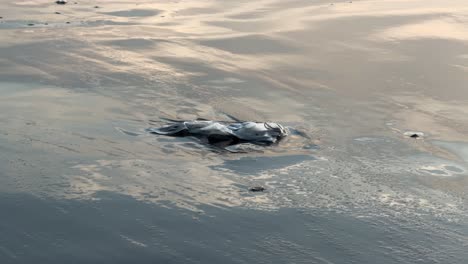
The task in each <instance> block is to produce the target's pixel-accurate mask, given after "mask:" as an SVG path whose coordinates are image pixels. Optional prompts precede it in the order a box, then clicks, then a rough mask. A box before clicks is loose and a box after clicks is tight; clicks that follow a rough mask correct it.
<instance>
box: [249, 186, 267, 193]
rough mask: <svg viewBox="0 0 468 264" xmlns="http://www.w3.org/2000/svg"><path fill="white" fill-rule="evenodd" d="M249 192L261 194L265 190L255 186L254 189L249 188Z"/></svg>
mask: <svg viewBox="0 0 468 264" xmlns="http://www.w3.org/2000/svg"><path fill="white" fill-rule="evenodd" d="M249 191H251V192H263V191H265V188H263V187H261V186H256V187H252V188H250V189H249Z"/></svg>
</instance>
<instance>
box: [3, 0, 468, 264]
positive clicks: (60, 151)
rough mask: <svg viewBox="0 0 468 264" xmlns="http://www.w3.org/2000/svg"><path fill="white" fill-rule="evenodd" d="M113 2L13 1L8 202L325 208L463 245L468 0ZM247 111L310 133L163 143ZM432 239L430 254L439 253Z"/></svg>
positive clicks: (6, 11)
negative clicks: (165, 131)
mask: <svg viewBox="0 0 468 264" xmlns="http://www.w3.org/2000/svg"><path fill="white" fill-rule="evenodd" d="M95 6H96V2H95V1H88V0H83V1H78V2H77V4H74V3H73V4H67V5H56V4H54V3H53V1H45V0H44V1H42V0H28V1H21V0H20V1H13V2H12V1H3V2H2V3H0V16H2V17H3V18H2V19H1V20H0V31H1V34H0V54H1V56H0V79H1V83H0V122H1V124H2V126H1V128H0V167H1V168H2V171H1V172H0V175H1V176H2V177H0V193H4V194H12V195H13V194H15V193H26V194H28V195H33V196H35V197H39V198H41V199H46V200H47V199H52V200H57V199H62V201H65V202H70V203H75V202H83V203H91V204H92V203H93V202H98V201H99V200H100V199H102V198H103V194H105V193H107V194H112V195H123V196H125V197H127V198H128V199H130V198H132V199H134V200H136V201H138V204H151V205H158V206H167V207H172V208H173V207H179V208H184V209H188V211H187V212H190V211H191V212H201V211H209V208H217V209H229V210H237V209H239V208H249V209H257V210H254V211H256V212H259V211H260V210H265V211H266V210H271V211H278V210H282V209H284V208H293V209H297V210H304V212H311V211H313V210H324V211H328V212H338V213H341V214H343V215H346V216H347V217H352V218H353V219H372V221H375V222H378V219H382V218H384V219H387V220H388V221H389V222H392V224H394V225H395V226H398V227H401V226H399V225H403V224H401V223H405V224H404V225H406V226H409V227H411V228H413V229H415V230H419V228H421V226H423V227H422V228H427V229H430V230H433V233H432V234H431V235H435V236H444V235H447V234H448V236H450V237H449V238H448V239H447V240H451V239H453V241H459V240H460V239H459V237H458V236H457V234H458V233H457V232H459V229H458V228H459V226H456V225H452V224H453V223H456V224H458V225H460V226H462V227H463V228H465V226H466V216H467V212H466V203H467V196H466V187H467V186H468V185H467V184H468V183H467V180H466V179H467V177H468V175H467V171H468V163H467V162H468V161H467V158H466V156H467V154H466V144H468V137H467V135H468V119H467V116H468V108H467V105H468V104H467V100H468V90H467V89H466V84H467V83H468V75H467V74H466V71H467V68H468V60H467V56H468V55H467V54H468V37H467V36H468V31H467V30H466V23H467V17H468V6H467V5H466V1H465V0H453V1H450V3H445V2H442V1H424V0H413V1H401V0H383V1H370V0H369V1H368V0H361V1H341V2H333V1H325V0H320V1H303V0H298V1H280V0H262V1H218V0H207V1H198V0H189V1H138V3H135V2H128V1H112V2H107V1H106V2H102V3H99V8H95ZM56 12H58V13H59V14H57V13H56ZM67 22H69V23H67ZM28 24H34V25H32V26H29V25H28ZM229 116H233V117H236V118H238V119H241V120H249V121H271V122H280V123H282V124H285V125H287V126H290V127H294V128H295V129H297V130H298V131H300V134H298V135H295V136H291V137H290V138H288V139H287V140H285V141H284V142H282V143H281V144H280V145H279V146H277V147H268V148H262V149H255V151H252V152H250V153H236V154H232V153H229V154H227V153H219V152H214V151H212V150H210V149H209V148H207V147H206V146H205V145H203V144H201V143H200V142H198V141H197V140H194V139H188V138H186V139H183V138H158V137H155V136H154V135H150V134H148V133H146V132H145V129H146V128H148V127H154V126H159V125H161V124H162V122H161V121H162V120H161V118H172V119H181V120H192V119H196V118H206V119H210V120H226V119H227V118H228V117H229ZM406 131H420V132H422V133H424V137H421V138H417V139H415V138H411V137H407V136H405V135H404V132H406ZM252 186H263V187H265V188H266V191H265V192H259V193H250V192H249V191H248V189H249V188H250V187H252ZM104 196H105V195H104ZM207 208H208V209H207ZM208 213H209V212H207V214H208ZM218 213H219V212H218ZM263 213H266V212H263ZM372 221H371V220H369V222H372ZM382 221H383V220H382ZM441 223H443V224H441ZM446 225H448V227H447V226H446ZM344 226H345V225H344ZM343 229H347V226H345V227H343ZM397 229H398V228H397ZM425 230H426V229H425ZM385 231H388V229H386V230H385ZM364 233H365V232H364ZM119 234H120V233H119ZM324 234H326V232H325V233H324ZM375 236H376V237H378V236H379V235H378V234H377V235H375ZM118 237H119V239H123V240H125V241H126V243H131V244H132V245H134V246H138V247H143V248H144V246H142V245H147V246H148V248H151V246H150V244H148V243H146V242H139V241H140V240H138V239H137V238H134V237H132V236H130V235H127V234H120V236H118ZM330 239H331V238H330ZM333 239H337V240H340V239H339V238H336V237H335V238H333ZM390 240H391V241H393V242H395V241H399V237H391V238H390ZM429 240H430V241H429V242H427V241H426V244H424V245H420V247H418V248H417V250H419V251H417V252H433V251H434V246H433V244H434V243H431V242H434V241H432V239H429ZM139 243H142V244H139ZM376 244H378V243H376ZM262 245H263V244H262ZM334 245H335V244H334ZM335 246H336V245H335ZM386 246H387V247H388V248H390V247H392V246H393V244H392V243H391V242H389V244H386ZM340 248H344V249H346V246H341V247H340ZM296 249H297V248H296ZM450 249H451V250H453V251H452V252H458V255H457V254H456V256H454V257H453V259H451V260H454V261H452V262H451V263H461V262H457V260H460V259H463V255H462V253H459V252H460V250H459V249H458V248H455V246H451V248H450ZM415 250H416V249H415ZM338 251H339V250H338ZM1 252H10V251H5V250H2V247H1V243H0V254H1ZM362 252H364V253H365V250H363V251H362ZM362 252H359V253H362ZM378 252H380V251H378ZM438 252H440V251H438ZM393 254H394V255H395V256H394V260H395V259H397V260H400V263H404V262H408V263H409V262H411V263H413V262H415V261H416V260H417V258H416V257H420V256H422V255H424V256H422V257H421V258H423V260H427V261H426V262H424V263H436V262H437V261H439V262H440V261H441V260H444V261H447V259H444V258H443V257H442V254H439V255H434V256H433V255H430V254H423V253H421V254H419V253H418V254H416V253H415V254H413V255H411V253H407V252H406V253H405V252H403V253H402V252H393ZM239 255H242V254H239ZM364 255H365V254H364ZM416 255H417V256H416ZM429 255H430V256H429ZM0 256H1V255H0ZM408 259H409V260H410V261H407V260H408ZM465 259H466V258H465ZM413 260H414V261H413ZM266 262H268V259H267V260H266ZM318 262H319V261H318ZM322 262H326V261H322ZM364 262H365V261H364ZM364 262H363V263H364ZM449 262H450V261H449ZM388 263H394V262H391V261H389V262H388Z"/></svg>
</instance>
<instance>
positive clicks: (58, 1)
mask: <svg viewBox="0 0 468 264" xmlns="http://www.w3.org/2000/svg"><path fill="white" fill-rule="evenodd" d="M55 3H56V4H57V5H64V4H66V3H67V0H57V1H55Z"/></svg>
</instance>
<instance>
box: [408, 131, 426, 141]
mask: <svg viewBox="0 0 468 264" xmlns="http://www.w3.org/2000/svg"><path fill="white" fill-rule="evenodd" d="M404 135H405V136H407V137H410V138H415V139H416V138H421V137H424V133H423V132H416V131H407V132H405V133H404Z"/></svg>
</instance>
